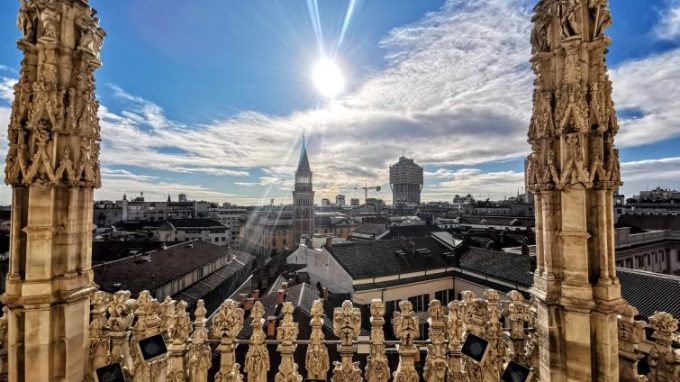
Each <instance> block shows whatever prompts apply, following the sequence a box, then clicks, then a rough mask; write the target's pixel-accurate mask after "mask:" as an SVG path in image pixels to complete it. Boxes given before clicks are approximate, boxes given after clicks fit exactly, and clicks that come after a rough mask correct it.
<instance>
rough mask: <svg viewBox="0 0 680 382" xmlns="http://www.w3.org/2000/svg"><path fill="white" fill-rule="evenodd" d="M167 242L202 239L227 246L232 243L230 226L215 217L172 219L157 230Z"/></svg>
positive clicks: (159, 235)
mask: <svg viewBox="0 0 680 382" xmlns="http://www.w3.org/2000/svg"><path fill="white" fill-rule="evenodd" d="M155 236H156V239H158V240H159V241H162V242H166V243H175V242H183V241H190V240H200V241H205V242H207V243H213V244H216V245H219V246H223V247H226V246H228V245H230V244H231V235H230V232H229V227H227V226H226V225H224V224H222V223H220V222H218V221H216V220H213V219H170V220H167V221H165V222H164V223H163V224H161V225H160V226H159V227H158V228H157V229H156V232H155Z"/></svg>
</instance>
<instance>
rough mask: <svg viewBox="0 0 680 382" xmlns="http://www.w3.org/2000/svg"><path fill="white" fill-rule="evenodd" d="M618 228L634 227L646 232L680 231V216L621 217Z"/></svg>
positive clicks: (625, 215)
mask: <svg viewBox="0 0 680 382" xmlns="http://www.w3.org/2000/svg"><path fill="white" fill-rule="evenodd" d="M617 225H618V226H632V227H637V228H642V229H645V230H659V229H660V230H670V231H680V215H632V214H623V215H621V216H619V220H618V222H617Z"/></svg>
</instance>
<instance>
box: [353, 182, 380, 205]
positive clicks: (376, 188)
mask: <svg viewBox="0 0 680 382" xmlns="http://www.w3.org/2000/svg"><path fill="white" fill-rule="evenodd" d="M380 188H381V187H380V186H372V187H368V184H367V185H365V186H363V187H355V188H354V191H357V190H364V203H368V190H375V192H380Z"/></svg>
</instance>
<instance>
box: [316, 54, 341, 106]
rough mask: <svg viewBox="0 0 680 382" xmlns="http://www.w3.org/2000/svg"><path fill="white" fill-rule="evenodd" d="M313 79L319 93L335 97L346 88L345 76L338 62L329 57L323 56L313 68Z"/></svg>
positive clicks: (327, 96)
mask: <svg viewBox="0 0 680 382" xmlns="http://www.w3.org/2000/svg"><path fill="white" fill-rule="evenodd" d="M312 81H314V85H315V86H316V89H317V90H318V91H319V93H320V94H321V95H322V96H324V97H326V98H335V97H337V96H338V95H339V94H340V93H342V92H343V90H345V76H344V75H343V74H342V70H340V67H339V66H338V64H337V63H336V62H335V61H334V60H331V59H329V58H326V57H324V58H321V59H320V60H319V61H317V62H316V64H314V68H313V69H312Z"/></svg>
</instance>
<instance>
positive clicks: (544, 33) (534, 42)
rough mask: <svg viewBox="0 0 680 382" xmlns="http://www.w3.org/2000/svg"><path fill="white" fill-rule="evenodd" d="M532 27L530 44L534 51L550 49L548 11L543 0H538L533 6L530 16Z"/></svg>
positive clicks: (547, 50)
mask: <svg viewBox="0 0 680 382" xmlns="http://www.w3.org/2000/svg"><path fill="white" fill-rule="evenodd" d="M531 21H532V22H533V23H534V28H533V29H532V30H531V46H532V47H533V50H534V52H549V51H550V34H551V28H550V12H549V9H548V6H547V5H546V1H545V0H540V1H539V2H538V4H536V6H535V7H534V15H533V16H532V18H531Z"/></svg>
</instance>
